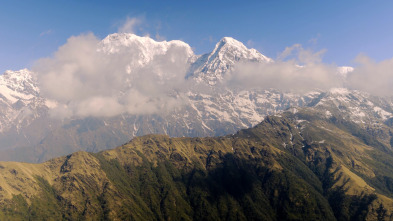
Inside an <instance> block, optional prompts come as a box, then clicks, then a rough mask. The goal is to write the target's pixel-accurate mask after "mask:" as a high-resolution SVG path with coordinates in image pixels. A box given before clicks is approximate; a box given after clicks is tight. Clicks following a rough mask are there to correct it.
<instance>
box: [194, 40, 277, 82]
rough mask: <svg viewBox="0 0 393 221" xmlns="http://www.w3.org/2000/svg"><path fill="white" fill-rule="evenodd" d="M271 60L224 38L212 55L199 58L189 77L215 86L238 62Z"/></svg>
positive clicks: (235, 41)
mask: <svg viewBox="0 0 393 221" xmlns="http://www.w3.org/2000/svg"><path fill="white" fill-rule="evenodd" d="M272 61H273V60H272V59H271V58H268V57H266V56H265V55H263V54H261V53H259V52H258V51H257V50H255V49H253V48H251V49H248V48H247V47H246V46H245V45H244V44H243V43H241V42H239V41H237V40H235V39H233V38H230V37H224V38H222V39H221V40H220V41H219V42H218V43H217V44H216V47H215V48H214V50H213V51H212V52H211V53H208V54H204V55H200V56H198V58H197V60H196V61H195V62H194V63H193V64H192V65H191V68H190V72H189V76H192V77H194V78H195V79H196V80H197V81H198V82H201V81H203V82H206V83H208V84H209V85H215V84H217V82H219V81H220V80H222V79H223V75H224V74H225V72H227V71H229V70H232V69H233V66H234V65H235V64H236V63H237V62H266V63H267V62H272Z"/></svg>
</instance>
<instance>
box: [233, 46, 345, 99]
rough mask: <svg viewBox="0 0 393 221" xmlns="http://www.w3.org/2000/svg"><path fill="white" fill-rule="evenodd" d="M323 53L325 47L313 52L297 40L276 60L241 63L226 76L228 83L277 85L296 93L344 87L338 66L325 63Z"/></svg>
mask: <svg viewBox="0 0 393 221" xmlns="http://www.w3.org/2000/svg"><path fill="white" fill-rule="evenodd" d="M323 53H324V51H323V50H322V51H319V52H315V53H314V52H313V51H311V50H306V49H303V47H302V46H301V45H300V44H296V45H293V46H291V47H287V48H286V49H285V50H284V51H283V52H282V53H281V54H280V55H279V56H278V59H277V61H275V62H271V63H253V62H247V63H239V64H237V65H236V66H235V69H234V71H233V72H232V73H230V74H228V75H227V76H226V81H227V85H229V86H231V87H239V88H243V89H250V88H261V89H268V88H275V89H279V90H282V91H291V92H297V93H303V92H308V91H310V90H314V89H322V90H323V89H329V88H332V87H342V86H343V81H342V78H341V77H340V76H339V75H338V74H337V66H335V65H329V64H324V63H322V59H321V56H322V55H323ZM299 64H302V65H301V66H300V65H299Z"/></svg>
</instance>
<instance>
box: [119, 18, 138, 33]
mask: <svg viewBox="0 0 393 221" xmlns="http://www.w3.org/2000/svg"><path fill="white" fill-rule="evenodd" d="M142 21H143V19H142V18H140V17H133V18H130V17H127V18H126V20H125V21H124V23H123V24H122V25H121V26H120V27H119V28H118V32H119V33H135V32H136V28H137V27H138V26H140V25H141V24H142Z"/></svg>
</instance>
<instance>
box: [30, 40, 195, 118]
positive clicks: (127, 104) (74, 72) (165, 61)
mask: <svg viewBox="0 0 393 221" xmlns="http://www.w3.org/2000/svg"><path fill="white" fill-rule="evenodd" d="M99 42H100V40H99V39H97V38H96V37H95V36H94V35H93V34H85V35H80V36H76V37H71V38H69V39H68V41H67V43H66V44H65V45H63V46H62V47H60V48H59V50H58V51H57V52H56V53H55V54H54V56H53V57H52V58H45V59H41V60H39V61H38V62H36V64H35V65H34V67H33V71H34V72H35V73H36V74H37V79H38V82H39V84H40V88H41V93H42V94H43V95H44V96H45V97H47V98H49V99H51V100H55V101H57V102H58V103H59V105H57V108H54V109H52V114H53V115H54V116H57V117H70V116H81V117H85V116H105V117H109V116H115V115H118V114H121V113H131V114H148V113H158V112H162V111H166V110H168V109H171V108H173V107H175V106H178V105H181V104H182V102H183V99H182V98H183V95H182V92H183V90H184V89H185V88H186V87H187V82H186V80H185V78H184V77H185V73H186V70H187V68H188V64H187V58H188V56H187V53H188V51H187V48H185V47H182V46H178V45H172V46H171V47H169V48H168V50H167V51H166V52H165V53H164V54H162V55H157V56H154V57H153V58H152V60H151V61H149V62H148V63H147V64H145V65H144V66H142V67H139V69H138V70H137V71H129V70H128V71H127V68H126V67H127V66H129V64H130V63H132V62H137V61H133V59H137V58H138V55H139V54H140V51H138V50H139V49H138V47H136V46H135V47H130V48H127V50H124V51H122V52H121V53H105V52H103V51H100V50H97V46H98V45H99Z"/></svg>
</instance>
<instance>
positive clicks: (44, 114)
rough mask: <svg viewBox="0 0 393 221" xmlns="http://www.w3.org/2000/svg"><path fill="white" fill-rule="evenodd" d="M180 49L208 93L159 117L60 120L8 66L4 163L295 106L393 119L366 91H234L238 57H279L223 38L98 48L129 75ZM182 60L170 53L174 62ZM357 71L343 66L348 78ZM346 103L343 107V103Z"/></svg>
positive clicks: (137, 40) (256, 117)
mask: <svg viewBox="0 0 393 221" xmlns="http://www.w3.org/2000/svg"><path fill="white" fill-rule="evenodd" d="M172 50H180V51H181V52H182V59H184V60H185V61H186V63H187V64H188V65H189V66H188V67H189V69H188V71H187V72H186V73H184V78H186V79H187V80H188V81H193V82H195V84H198V85H205V89H204V90H195V89H194V88H192V87H191V88H189V89H188V91H185V92H184V96H183V99H184V101H183V105H181V106H178V107H175V108H173V109H171V110H170V111H162V112H160V113H155V114H140V115H135V114H127V113H124V114H121V115H118V116H114V117H87V118H83V117H78V116H73V117H71V118H66V119H56V118H52V117H51V116H50V110H51V108H53V107H54V106H56V105H53V104H54V101H52V100H49V99H46V98H45V97H43V95H42V94H41V93H40V89H39V84H38V82H37V79H36V78H35V77H34V76H35V75H34V73H32V72H30V71H28V70H26V69H25V70H21V71H7V72H6V73H4V74H3V75H2V76H0V99H1V100H0V113H1V118H0V128H1V131H0V144H1V150H0V160H19V161H30V162H40V161H44V160H46V159H49V158H51V157H55V156H59V155H65V154H69V153H71V152H74V151H77V150H88V151H99V150H103V149H106V148H112V147H113V146H117V145H120V144H122V143H124V142H126V141H128V140H130V139H131V138H132V137H133V136H139V135H144V134H149V133H162V134H168V135H170V136H213V135H224V134H228V133H233V132H235V131H237V130H239V129H241V128H248V127H251V126H254V125H256V124H257V123H259V122H260V121H262V120H263V119H264V117H265V116H266V115H271V114H277V113H279V112H280V111H282V110H285V109H288V108H290V107H293V106H295V107H296V106H313V107H317V108H321V109H323V110H326V116H329V113H328V112H329V111H335V110H336V109H332V107H335V108H337V109H338V110H339V111H342V110H344V109H345V111H344V112H343V113H346V115H348V117H350V118H351V119H352V120H353V121H354V122H355V123H368V122H371V121H367V120H366V118H367V117H369V116H370V115H372V116H373V118H372V122H373V123H378V122H379V123H381V122H384V121H387V120H389V119H390V118H391V117H392V116H393V103H392V102H391V101H387V100H384V99H382V98H375V97H372V96H370V95H367V94H366V93H362V92H358V91H349V90H347V89H331V90H330V91H327V92H323V91H312V92H310V93H307V94H302V95H301V94H296V93H288V92H282V91H278V90H275V89H253V90H233V89H229V88H225V87H224V88H223V87H221V86H220V85H219V84H218V83H219V82H220V81H222V80H223V76H224V75H225V73H226V72H228V71H231V70H232V69H233V67H234V66H235V65H236V64H237V63H238V62H259V63H269V62H274V61H273V60H272V59H270V58H268V57H266V56H264V55H262V54H261V53H259V52H258V51H256V50H255V49H248V48H247V47H246V46H244V44H242V43H241V42H239V41H237V40H235V39H233V38H229V37H225V38H223V39H222V40H220V41H219V42H218V43H217V45H216V47H215V48H214V50H213V51H212V52H211V53H208V54H205V55H195V54H194V53H193V51H192V49H191V47H190V46H189V45H188V44H186V43H184V42H182V41H169V42H167V41H162V42H157V41H155V40H153V39H151V38H149V37H139V36H136V35H133V34H112V35H109V36H108V37H106V38H105V39H103V40H102V41H101V42H100V43H99V44H98V45H97V51H98V52H100V53H105V54H107V55H108V56H116V58H118V59H125V60H126V61H127V62H126V63H127V65H126V67H124V70H125V71H126V72H127V73H128V74H130V75H132V73H135V72H138V70H140V69H141V68H143V67H145V66H146V65H149V64H150V62H152V61H153V60H154V59H155V58H156V57H157V56H172V53H171V52H172ZM176 58H177V57H173V58H172V57H171V58H170V59H169V60H171V59H176ZM350 71H353V69H352V68H350V67H343V68H341V69H339V70H338V74H340V75H342V76H344V77H345V75H346V73H348V72H350ZM344 107H345V108H344Z"/></svg>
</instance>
